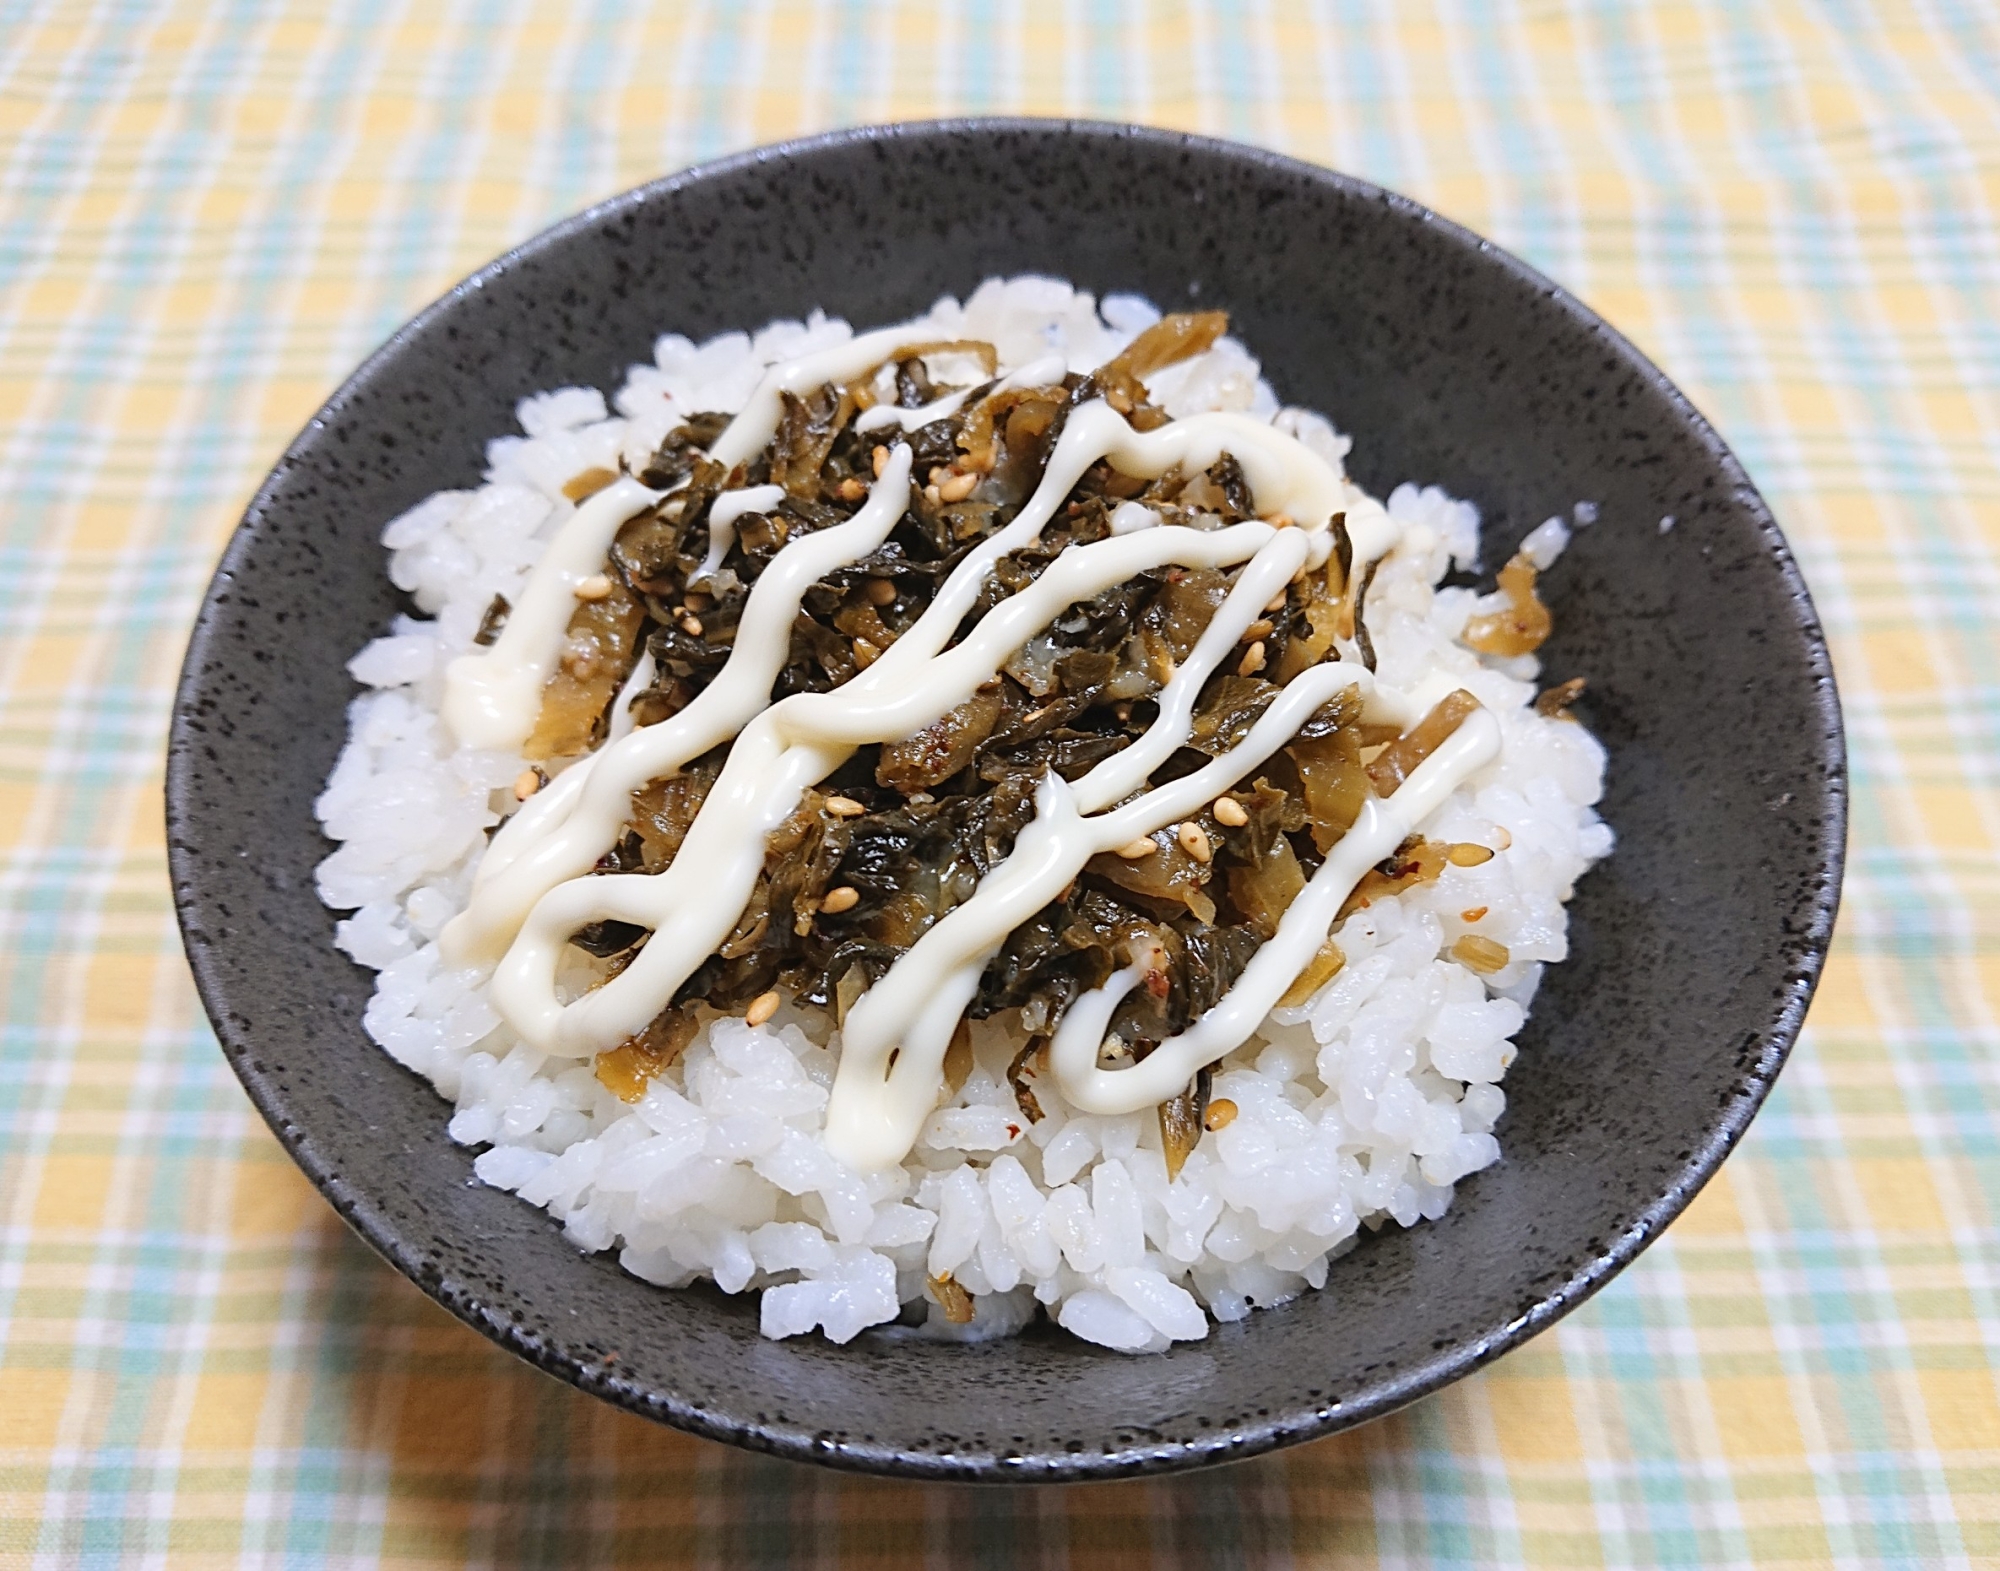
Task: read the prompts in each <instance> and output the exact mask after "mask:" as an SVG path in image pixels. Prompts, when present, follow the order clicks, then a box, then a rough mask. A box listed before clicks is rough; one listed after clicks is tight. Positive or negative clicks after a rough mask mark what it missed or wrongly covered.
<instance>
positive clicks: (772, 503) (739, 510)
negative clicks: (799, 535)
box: [688, 485, 785, 588]
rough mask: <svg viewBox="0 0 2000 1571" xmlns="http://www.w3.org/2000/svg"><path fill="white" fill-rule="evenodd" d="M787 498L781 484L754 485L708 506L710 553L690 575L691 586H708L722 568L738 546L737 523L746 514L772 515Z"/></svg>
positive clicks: (728, 494)
mask: <svg viewBox="0 0 2000 1571" xmlns="http://www.w3.org/2000/svg"><path fill="white" fill-rule="evenodd" d="M784 499H785V488H784V487H783V486H781V485H753V486H749V487H746V488H745V489H744V490H741V491H724V492H723V493H722V494H721V495H720V496H718V497H717V498H716V499H715V500H714V501H713V502H711V503H709V504H708V554H707V555H706V556H704V557H703V558H702V559H701V566H700V567H697V568H696V569H695V570H694V571H693V572H692V573H690V574H689V575H688V586H689V587H690V588H692V587H693V586H694V585H696V584H700V583H706V582H707V581H708V580H709V579H711V578H713V577H714V576H715V570H716V569H717V568H719V567H720V566H722V559H723V558H724V557H726V556H728V555H729V548H730V547H731V546H733V545H735V544H736V520H737V519H739V518H741V517H742V516H743V515H744V514H745V513H768V512H769V511H770V510H771V509H772V508H774V507H776V506H777V505H778V504H779V503H780V502H782V501H784Z"/></svg>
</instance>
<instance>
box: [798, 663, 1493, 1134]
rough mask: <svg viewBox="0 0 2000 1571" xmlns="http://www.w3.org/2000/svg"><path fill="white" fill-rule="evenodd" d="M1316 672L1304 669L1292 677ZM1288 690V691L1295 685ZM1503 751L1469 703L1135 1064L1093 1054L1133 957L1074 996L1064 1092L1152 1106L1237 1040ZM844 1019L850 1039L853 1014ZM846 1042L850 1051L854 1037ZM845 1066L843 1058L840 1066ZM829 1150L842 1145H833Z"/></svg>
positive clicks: (1059, 1076)
mask: <svg viewBox="0 0 2000 1571" xmlns="http://www.w3.org/2000/svg"><path fill="white" fill-rule="evenodd" d="M1320 669H1325V668H1324V667H1322V668H1320ZM1312 674H1313V673H1312V672H1306V673H1304V674H1303V675H1301V676H1300V677H1298V678H1296V679H1295V681H1294V683H1293V684H1292V685H1293V686H1296V685H1297V682H1300V681H1304V680H1305V678H1306V677H1307V676H1310V675H1312ZM1285 691H1286V692H1288V693H1289V692H1290V691H1291V687H1287V688H1286V689H1285ZM1499 753H1500V725H1499V722H1498V721H1496V720H1495V719H1494V718H1493V716H1492V715H1491V714H1490V713H1489V712H1487V711H1486V710H1484V709H1479V710H1475V711H1474V712H1473V713H1472V714H1470V715H1468V716H1466V718H1465V720H1464V722H1463V723H1462V724H1461V725H1460V726H1459V728H1458V729H1457V730H1456V731H1454V732H1453V733H1452V734H1451V735H1450V736H1449V737H1447V738H1446V739H1445V741H1444V742H1443V744H1442V745H1441V746H1439V748H1438V750H1437V751H1436V752H1435V753H1433V754H1431V756H1430V757H1429V758H1427V759H1425V760H1424V761H1423V763H1421V764H1419V765H1418V766H1417V768H1416V770H1415V771H1414V772H1413V773H1412V774H1411V775H1410V778H1409V779H1408V780H1405V781H1404V782H1403V784H1402V786H1401V787H1400V788H1399V789H1398V790H1397V791H1396V792H1395V794H1394V795H1392V796H1390V797H1389V798H1388V799H1387V800H1386V801H1378V800H1376V799H1375V798H1373V797H1370V798H1368V799H1367V801H1365V802H1364V803H1363V804H1362V808H1361V815H1360V817H1359V818H1357V819H1356V820H1355V822H1354V826H1353V827H1352V828H1351V829H1349V830H1348V831H1347V833H1346V834H1345V835H1343V836H1342V837H1341V838H1340V840H1339V841H1338V842H1337V843H1336V844H1335V845H1334V847H1333V849H1332V850H1331V851H1329V852H1328V853H1327V857H1326V860H1325V861H1324V862H1322V863H1321V864H1320V865H1319V870H1318V871H1317V872H1315V873H1314V874H1313V876H1312V877H1311V879H1309V880H1308V881H1307V883H1306V887H1305V888H1304V889H1303V890H1301V891H1300V892H1299V894H1298V895H1297V897H1296V898H1294V899H1293V901H1292V903H1291V904H1290V905H1289V906H1287V907H1286V908H1285V914H1284V916H1283V917H1282V918H1281V919H1280V920H1279V923H1278V931H1277V932H1276V933H1275V934H1273V935H1272V937H1271V939H1270V941H1269V942H1267V943H1266V944H1264V946H1263V947H1262V948H1260V949H1259V950H1258V951H1257V953H1256V954H1254V955H1252V956H1251V957H1250V963H1249V965H1248V966H1246V967H1245V968H1244V971H1243V974H1242V975H1241V976H1240V977H1238V978H1237V979H1236V985H1235V986H1234V987H1232V988H1230V990H1229V991H1228V992H1227V993H1225V994H1224V995H1223V996H1222V997H1221V998H1220V999H1218V1000H1217V1001H1216V1004H1215V1007H1214V1008H1213V1009H1211V1010H1209V1011H1208V1013H1207V1014H1205V1015H1203V1016H1202V1017H1201V1018H1200V1019H1199V1020H1197V1021H1195V1022H1194V1024H1192V1025H1191V1026H1189V1027H1188V1028H1187V1030H1185V1031H1183V1032H1182V1033H1181V1034H1180V1035H1179V1036H1176V1037H1170V1038H1168V1039H1167V1040H1166V1041H1164V1042H1162V1043H1161V1044H1160V1045H1159V1046H1158V1047H1156V1048H1154V1049H1153V1051H1152V1052H1151V1053H1149V1054H1147V1055H1146V1057H1145V1059H1144V1060H1143V1061H1141V1062H1140V1063H1137V1064H1133V1065H1131V1066H1130V1067H1129V1068H1125V1069H1102V1068H1099V1067H1098V1062H1097V1054H1098V1049H1099V1048H1100V1047H1101V1046H1102V1045H1103V1042H1104V1032H1105V1029H1106V1028H1107V1027H1108V1026H1109V1025H1110V1024H1111V1016H1112V1014H1113V1012H1114V1011H1115V1010H1116V1009H1117V1007H1118V1004H1119V1002H1120V1001H1121V1000H1122V999H1123V998H1124V997H1125V995H1126V994H1127V993H1129V992H1130V991H1131V990H1132V989H1133V988H1134V987H1135V986H1137V985H1138V984H1139V983H1140V982H1141V981H1142V980H1144V975H1145V973H1144V971H1143V969H1142V968H1141V966H1140V964H1139V963H1138V962H1136V961H1135V962H1134V963H1133V964H1132V965H1130V966H1127V967H1126V968H1125V969H1124V970H1122V971H1120V972H1118V973H1117V974H1116V975H1115V976H1113V977H1112V978H1111V980H1110V981H1108V982H1107V983H1105V984H1104V986H1103V987H1101V988H1098V989H1097V990H1095V991H1094V992H1090V993H1086V994H1084V996H1083V997H1081V998H1079V999H1077V1000H1076V1001H1075V1002H1074V1003H1072V1004H1071V1005H1070V1006H1069V1010H1068V1012H1067V1013H1065V1014H1064V1016H1063V1019H1062V1024H1061V1025H1060V1026H1059V1027H1058V1028H1057V1029H1056V1034H1055V1041H1054V1044H1053V1046H1052V1048H1051V1050H1050V1055H1049V1058H1050V1067H1051V1068H1052V1069H1053V1070H1054V1071H1055V1075H1056V1082H1057V1084H1059V1085H1060V1086H1061V1087H1062V1093H1063V1095H1064V1096H1065V1097H1067V1098H1068V1099H1069V1100H1070V1102H1071V1103H1072V1104H1074V1105H1075V1106H1076V1107H1078V1108H1080V1109H1081V1110H1082V1111H1084V1112H1086V1113H1130V1112H1134V1111H1136V1110H1137V1109H1139V1108H1142V1107H1153V1106H1156V1105H1157V1104H1159V1103H1161V1102H1164V1101H1165V1100H1166V1099H1167V1098H1168V1097H1170V1096H1173V1095H1175V1094H1176V1093H1177V1092H1179V1091H1180V1090H1181V1088H1182V1087H1183V1086H1185V1085H1186V1084H1187V1083H1188V1081H1189V1080H1190V1079H1191V1078H1192V1077H1193V1076H1194V1073H1195V1071H1196V1070H1198V1069H1200V1068H1202V1067H1203V1066H1204V1065H1207V1064H1212V1063H1214V1062H1215V1061H1216V1060H1217V1059H1219V1058H1221V1057H1223V1056H1224V1055H1225V1054H1227V1053H1229V1052H1232V1051H1233V1050H1234V1049H1236V1048H1238V1047H1241V1046H1242V1045H1243V1043H1244V1042H1246V1041H1247V1040H1249V1037H1250V1033H1251V1032H1253V1031H1255V1030H1256V1029H1257V1027H1258V1026H1259V1025H1260V1024H1262V1023H1263V1020H1264V1017H1265V1016H1266V1015H1268V1014H1269V1013H1270V1012H1271V1011H1272V1010H1273V1009H1275V1008H1276V1007H1277V1005H1278V1000H1279V999H1280V998H1282V997H1283V996H1284V993H1285V989H1286V988H1288V987H1290V986H1291V985H1292V983H1293V981H1294V980H1296V979H1297V977H1298V974H1299V973H1300V972H1301V971H1303V970H1304V969H1305V968H1306V964H1307V962H1309V961H1310V960H1311V959H1312V957H1313V953H1314V951H1316V950H1317V949H1318V948H1319V946H1320V945H1321V944H1322V943H1324V942H1325V941H1326V935H1327V933H1328V931H1329V930H1330V929H1331V928H1332V926H1333V922H1334V918H1335V917H1336V916H1338V915H1339V914H1340V908H1341V906H1342V905H1343V904H1344V903H1345V902H1346V900H1347V897H1348V895H1349V894H1351V893H1352V892H1353V890H1354V886H1355V885H1356V884H1357V883H1359V882H1360V881H1361V877H1362V875H1363V874H1364V873H1366V872H1367V871H1368V869H1369V868H1371V867H1373V866H1374V865H1375V864H1376V863H1377V862H1379V861H1381V860H1382V859H1383V858H1384V857H1386V856H1389V855H1391V854H1393V853H1394V851H1395V849H1396V847H1397V846H1399V845H1401V844H1402V843H1403V841H1404V840H1405V839H1407V838H1408V837H1409V836H1410V835H1411V834H1413V833H1415V831H1416V828H1417V826H1418V825H1419V824H1421V823H1422V822H1423V821H1424V820H1425V819H1426V818H1428V817H1429V816H1430V815H1431V814H1432V813H1434V812H1436V811H1437V810H1438V808H1440V807H1442V806H1443V805H1444V802H1445V799H1446V798H1447V797H1449V796H1450V795H1451V794H1452V792H1454V791H1456V790H1457V789H1458V788H1459V787H1460V786H1461V785H1463V784H1464V783H1465V782H1466V780H1467V779H1468V778H1469V777H1470V776H1471V775H1472V774H1474V773H1475V772H1476V771H1478V770H1479V769H1481V768H1483V767H1484V766H1485V765H1486V764H1488V763H1490V762H1491V761H1492V760H1493V759H1494V758H1496V757H1498V756H1499ZM1023 838H1024V839H1025V838H1026V836H1025V835H1024V836H1023ZM925 936H927V937H928V936H929V935H928V934H927V935H925ZM849 1022H850V1040H851V1027H852V1016H850V1017H849ZM847 1051H849V1052H851V1051H852V1048H851V1046H850V1047H849V1048H847ZM846 1067H847V1063H846V1059H845V1058H843V1059H842V1061H841V1069H842V1072H843V1073H844V1072H845V1070H846ZM837 1091H838V1088H837V1087H836V1094H837ZM834 1128H835V1126H834V1125H833V1124H832V1122H831V1120H829V1124H828V1129H827V1143H828V1145H829V1146H832V1145H833V1142H834ZM835 1154H836V1155H839V1154H840V1152H839V1150H838V1148H835Z"/></svg>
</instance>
